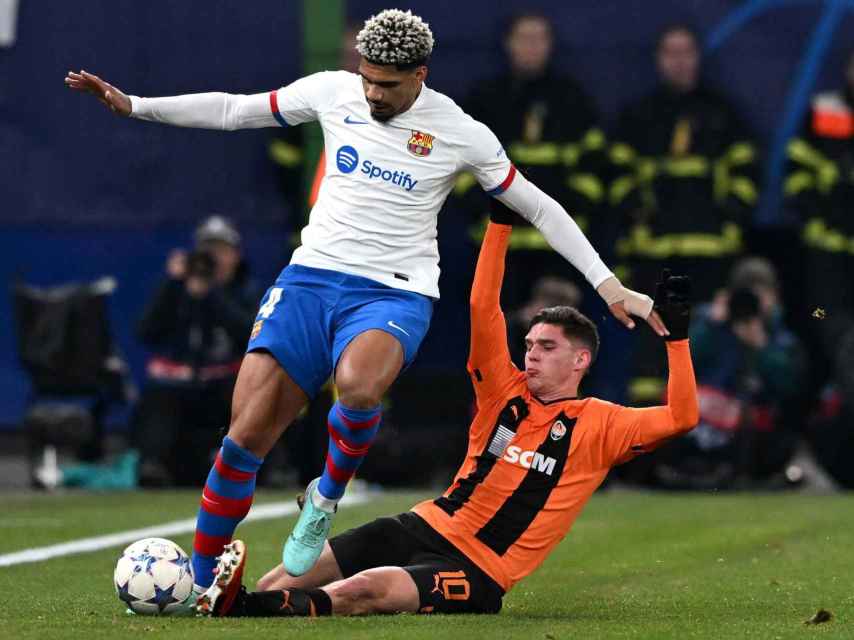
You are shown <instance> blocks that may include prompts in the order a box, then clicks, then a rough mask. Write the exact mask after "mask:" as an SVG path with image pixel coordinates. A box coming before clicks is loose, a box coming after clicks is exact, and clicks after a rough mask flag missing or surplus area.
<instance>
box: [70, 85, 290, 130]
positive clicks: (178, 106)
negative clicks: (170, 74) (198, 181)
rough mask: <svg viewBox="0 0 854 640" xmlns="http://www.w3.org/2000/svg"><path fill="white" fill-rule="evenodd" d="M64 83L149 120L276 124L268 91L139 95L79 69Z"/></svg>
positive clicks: (205, 125)
mask: <svg viewBox="0 0 854 640" xmlns="http://www.w3.org/2000/svg"><path fill="white" fill-rule="evenodd" d="M65 85H66V86H67V87H68V88H70V89H72V90H74V91H81V92H83V93H89V94H91V95H93V96H95V97H96V98H97V99H98V100H99V101H100V102H101V103H102V104H103V105H105V106H106V107H108V108H109V109H110V110H111V111H113V112H114V113H117V114H119V115H122V116H130V117H132V118H138V119H140V120H148V121H150V122H160V123H163V124H171V125H174V126H177V127H193V128H198V129H219V130H223V131H233V130H235V129H257V128H260V127H277V126H279V122H278V121H277V119H276V117H275V114H274V113H273V111H272V109H271V100H270V93H269V92H267V93H258V94H253V95H235V94H230V93H219V92H215V93H191V94H186V95H180V96H171V97H165V98H140V97H138V96H133V95H127V94H125V93H123V92H122V91H121V90H119V89H117V88H116V87H114V86H113V85H111V84H109V83H108V82H105V81H104V80H102V79H101V78H99V77H98V76H96V75H94V74H91V73H89V72H87V71H83V70H81V71H80V73H75V72H74V71H69V72H68V75H67V76H66V77H65Z"/></svg>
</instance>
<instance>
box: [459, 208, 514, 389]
mask: <svg viewBox="0 0 854 640" xmlns="http://www.w3.org/2000/svg"><path fill="white" fill-rule="evenodd" d="M499 215H500V214H499ZM491 217H492V218H493V221H490V223H489V225H488V226H487V228H486V235H485V236H484V238H483V243H482V244H481V246H480V254H479V255H478V258H477V267H476V269H475V273H474V281H473V282H472V287H471V299H470V304H471V345H470V349H469V360H468V369H469V373H470V374H471V375H472V376H473V378H474V380H475V385H474V386H475V391H480V390H489V389H493V388H497V387H498V386H499V385H501V384H504V383H505V382H506V381H507V379H508V377H509V376H511V375H512V374H513V372H514V371H515V367H514V366H513V363H512V360H511V359H510V350H509V348H508V346H507V323H506V321H505V320H504V313H503V312H502V311H501V284H502V282H503V280H504V258H505V255H506V254H507V246H508V244H509V243H510V234H511V232H512V231H513V226H512V222H510V221H509V220H506V219H504V218H499V217H496V214H495V213H494V214H493V216H491ZM495 220H500V223H499V222H496V221H495Z"/></svg>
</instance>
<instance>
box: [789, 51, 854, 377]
mask: <svg viewBox="0 0 854 640" xmlns="http://www.w3.org/2000/svg"><path fill="white" fill-rule="evenodd" d="M789 159H790V167H791V171H790V173H789V175H788V178H787V180H786V183H785V190H786V195H787V196H788V199H789V202H790V203H792V204H793V205H794V206H795V208H796V209H797V211H798V213H799V214H800V216H801V220H802V222H803V235H802V238H803V242H804V248H805V261H806V281H807V287H806V302H807V304H808V305H809V306H808V309H807V312H808V313H812V314H813V315H814V318H815V322H813V323H812V325H813V327H814V329H815V332H814V334H815V335H814V337H815V339H816V344H815V346H816V347H817V349H818V351H819V353H820V355H821V356H822V361H823V362H821V364H820V366H819V369H820V370H819V371H817V372H816V373H817V376H816V377H817V379H818V380H819V381H821V382H822V383H824V382H825V381H827V379H828V377H829V376H830V375H831V373H832V370H833V369H834V367H835V366H836V359H837V354H838V353H839V352H838V347H839V344H840V342H841V341H842V340H843V337H844V336H845V335H846V334H847V333H848V332H850V331H851V330H852V328H854V279H852V278H851V273H854V217H852V215H851V206H852V205H851V203H852V202H854V52H852V54H851V56H850V58H849V60H848V67H847V70H846V76H845V86H844V88H843V89H841V90H839V91H835V92H830V93H820V94H818V95H816V96H815V97H814V98H813V100H812V108H811V109H810V113H809V115H808V119H807V122H806V124H805V126H804V129H803V131H802V133H801V135H800V137H798V138H796V139H794V140H792V141H791V143H790V144H789Z"/></svg>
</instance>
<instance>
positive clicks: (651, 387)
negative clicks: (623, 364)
mask: <svg viewBox="0 0 854 640" xmlns="http://www.w3.org/2000/svg"><path fill="white" fill-rule="evenodd" d="M666 388H667V383H666V382H665V381H664V380H663V379H661V378H655V377H653V376H645V377H641V376H639V377H637V378H632V379H631V380H630V381H629V389H628V391H629V399H630V400H631V401H632V402H649V401H654V402H656V403H660V402H661V399H662V398H663V397H664V390H665V389H666Z"/></svg>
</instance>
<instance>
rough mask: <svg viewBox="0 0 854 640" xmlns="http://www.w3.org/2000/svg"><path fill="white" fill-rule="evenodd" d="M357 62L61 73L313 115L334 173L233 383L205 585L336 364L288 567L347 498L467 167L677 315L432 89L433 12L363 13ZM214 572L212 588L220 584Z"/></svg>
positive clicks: (142, 106)
mask: <svg viewBox="0 0 854 640" xmlns="http://www.w3.org/2000/svg"><path fill="white" fill-rule="evenodd" d="M356 48H357V50H358V52H359V53H360V54H361V56H362V61H361V64H360V65H359V72H358V73H357V74H354V73H349V72H346V71H327V72H322V73H316V74H314V75H310V76H307V77H304V78H301V79H299V80H297V81H296V82H294V83H292V84H290V85H288V86H286V87H284V88H281V89H278V90H276V91H271V92H266V93H259V94H255V95H231V94H225V93H201V94H190V95H182V96H175V97H167V98H139V97H136V96H128V95H125V94H124V93H122V92H121V91H120V90H118V89H116V88H115V87H113V86H111V85H109V84H107V83H106V82H104V81H103V80H101V79H100V78H98V77H97V76H94V75H92V74H90V73H87V72H85V71H81V72H80V73H73V72H69V74H68V76H67V77H66V79H65V82H66V84H67V85H68V86H69V87H70V88H72V89H76V90H80V91H84V92H88V93H91V94H94V95H95V96H96V97H97V98H98V99H99V100H100V101H101V102H102V103H104V104H105V105H106V106H108V107H109V108H110V109H111V110H112V111H114V112H116V113H118V114H121V115H124V116H130V117H132V118H138V119H140V120H148V121H154V122H162V123H166V124H172V125H176V126H185V127H201V128H209V129H223V130H234V129H249V128H257V127H278V126H282V127H289V126H295V125H297V124H300V123H303V122H309V121H314V120H317V121H319V122H320V124H321V126H322V128H323V134H324V140H325V144H326V158H327V160H326V162H327V166H326V177H325V179H324V181H323V185H322V187H321V189H320V195H319V198H318V200H317V203H316V204H315V206H314V208H313V209H312V211H311V216H310V220H309V223H308V225H307V226H306V227H305V228H304V229H303V231H302V246H300V247H299V248H298V249H297V250H296V251H295V252H294V254H293V257H292V258H291V262H290V265H288V266H287V267H286V268H285V269H284V270H283V271H282V273H281V275H280V276H279V278H278V280H277V281H276V283H275V284H274V285H273V287H271V288H270V289H269V291H268V292H267V294H266V296H265V298H264V300H263V302H262V305H261V308H260V310H259V312H258V317H257V320H256V322H255V326H254V328H253V330H252V334H251V336H250V339H249V346H248V349H247V355H246V357H245V359H244V360H243V365H242V367H241V369H240V374H239V376H238V379H237V384H236V387H235V390H234V400H233V409H232V418H231V424H230V425H229V430H228V435H227V436H226V437H225V439H224V440H223V445H222V449H221V450H220V452H219V454H218V455H217V458H216V462H215V464H214V466H213V468H212V469H211V472H210V475H209V476H208V480H207V483H206V485H205V488H204V493H203V497H202V502H201V508H200V510H199V516H198V521H197V525H196V533H195V538H194V541H193V569H194V577H195V582H196V585H197V590H203V589H205V588H207V587H208V586H209V585H211V584H212V582H213V581H214V575H213V567H214V565H215V558H216V556H218V555H219V554H220V553H221V552H222V549H223V546H224V545H225V544H226V543H228V542H229V541H230V540H231V538H232V534H233V533H234V529H235V528H236V527H237V525H238V523H239V522H240V521H241V520H242V519H243V517H244V516H245V515H246V513H247V512H248V511H249V507H250V504H251V502H252V496H253V493H254V486H255V474H256V471H257V469H258V467H259V466H260V465H261V463H262V461H263V459H264V456H265V455H266V454H267V453H268V452H269V451H270V449H271V448H272V447H273V445H274V444H275V442H276V441H277V440H278V439H279V437H280V436H281V434H282V432H283V431H284V430H285V429H286V428H287V426H288V425H289V424H290V423H291V422H292V421H293V419H294V418H295V417H296V415H297V414H298V413H299V411H300V409H302V407H303V406H304V405H305V404H306V402H307V401H308V400H309V399H310V398H311V397H313V396H314V395H315V393H316V392H317V390H318V389H319V388H320V386H321V385H322V384H323V383H324V381H325V380H326V379H327V378H328V377H329V375H330V374H333V373H334V376H335V384H336V386H337V388H338V394H339V399H338V402H337V403H336V404H335V406H334V407H333V408H332V410H331V411H330V413H329V435H330V438H329V455H328V457H327V460H326V467H325V470H324V472H323V475H322V476H321V477H320V478H318V479H317V480H314V481H313V482H312V483H311V484H309V486H308V488H307V489H306V494H305V501H304V506H303V510H302V513H301V515H300V519H299V521H298V523H297V525H296V527H295V529H294V532H293V533H292V534H291V535H290V536H289V537H288V540H287V542H286V544H285V547H284V550H283V563H284V567H285V569H286V570H287V571H288V573H290V574H292V575H294V576H297V575H302V574H304V573H306V572H307V571H308V570H309V569H310V568H311V567H312V566H313V565H314V563H315V561H316V559H317V557H318V555H319V554H320V552H321V550H322V549H323V544H324V541H325V539H326V538H327V535H328V532H329V528H330V522H331V519H332V516H333V514H334V512H335V506H336V503H337V502H338V500H339V499H340V498H341V496H342V495H343V493H344V488H345V486H346V484H347V481H348V480H349V479H350V477H351V476H352V475H353V473H354V472H355V471H356V469H357V468H358V466H359V463H360V462H361V460H362V458H363V457H364V456H365V455H366V454H367V452H368V449H369V448H370V446H371V442H372V441H373V439H374V436H375V434H376V432H377V429H378V428H379V424H380V418H381V414H380V409H381V406H380V399H381V398H382V396H383V394H384V393H385V392H386V390H387V389H388V388H389V386H390V385H391V384H392V382H393V381H394V380H395V378H396V377H397V375H398V374H399V373H400V372H401V370H402V369H403V368H405V367H406V366H408V365H409V363H410V362H412V360H413V358H414V357H415V354H416V351H417V349H418V346H419V344H420V343H421V340H422V339H423V337H424V335H425V333H426V332H427V328H428V326H429V322H430V316H431V312H432V307H433V302H434V300H436V299H437V298H438V297H439V289H438V279H439V255H438V251H437V244H436V220H437V215H438V213H439V209H440V208H441V206H442V203H443V202H444V201H445V197H446V196H447V195H448V192H449V191H450V190H451V188H452V186H453V184H454V180H455V176H456V175H457V174H458V173H459V172H461V171H471V172H472V173H473V174H474V176H475V177H476V178H477V180H478V182H479V183H480V184H481V186H482V187H483V189H484V190H485V191H486V192H487V193H488V194H490V195H492V196H494V197H496V198H497V199H498V200H500V201H501V202H502V203H503V204H505V205H507V206H508V207H510V208H511V209H513V210H514V211H516V212H518V213H519V214H520V215H522V216H523V217H524V218H526V219H527V220H529V221H530V222H531V223H533V224H534V225H535V226H536V227H537V228H538V229H539V230H540V231H541V232H542V233H543V235H544V236H545V238H546V240H547V241H548V242H549V243H550V244H551V245H552V247H554V248H555V249H556V250H557V251H558V252H559V253H560V254H561V255H563V256H564V257H565V258H566V259H567V260H568V261H569V262H571V263H572V264H573V265H574V266H575V267H576V268H577V269H578V270H579V271H581V273H583V274H584V276H585V277H586V278H587V280H588V281H589V282H590V284H591V285H592V286H593V287H594V288H595V289H596V290H597V291H598V292H599V294H600V295H601V296H602V297H603V298H604V300H605V302H606V303H607V304H608V305H609V308H610V310H611V313H613V314H614V316H616V317H617V318H618V319H619V320H620V321H621V322H623V323H624V324H625V325H626V326H628V327H630V328H632V327H633V326H634V323H633V321H632V320H631V318H630V317H629V314H632V315H636V316H639V317H641V318H644V319H646V320H647V321H648V322H649V323H650V325H651V326H652V327H653V329H654V330H655V331H656V332H657V333H659V334H660V335H665V334H666V329H665V327H664V325H663V324H662V322H661V320H660V318H658V317H657V316H656V315H655V313H654V312H652V311H651V309H652V301H651V300H650V298H649V297H647V296H644V295H640V294H638V293H635V292H633V291H631V290H628V289H626V288H624V287H623V286H622V285H621V283H620V282H619V280H617V278H615V277H614V275H613V274H612V273H611V271H609V270H608V268H607V267H606V266H605V264H604V263H603V262H602V260H601V259H600V258H599V255H598V254H597V253H596V251H595V250H594V249H593V247H592V246H591V245H590V243H589V242H588V241H587V239H586V238H585V237H584V235H583V234H582V233H581V231H580V230H579V229H578V227H577V225H576V224H575V222H574V221H573V220H572V218H571V217H570V216H569V215H568V214H567V212H566V211H565V210H564V209H563V208H562V207H561V206H560V205H559V204H558V203H557V202H556V201H555V200H553V199H552V198H550V197H549V196H548V195H546V194H545V193H543V192H542V191H540V190H539V189H538V188H537V187H536V186H534V185H533V184H532V183H530V182H529V181H528V180H526V179H525V177H524V176H522V175H521V174H519V173H517V172H516V169H515V168H514V167H513V165H512V164H511V163H510V161H509V160H508V159H507V155H506V154H505V152H504V149H503V148H502V147H501V144H500V143H499V141H498V140H497V139H496V137H495V135H494V134H493V133H492V132H491V131H490V130H489V128H487V127H486V126H485V125H483V124H481V123H480V122H477V121H475V120H473V119H472V118H471V117H470V116H468V115H467V114H465V113H464V112H463V111H462V110H461V109H460V108H459V107H458V106H457V105H456V104H454V102H453V101H452V100H450V99H449V98H447V97H446V96H444V95H442V94H440V93H438V92H436V91H433V90H432V89H429V88H428V87H427V86H426V85H425V84H424V80H425V78H426V77H427V62H428V60H429V57H430V53H431V51H432V49H433V35H432V33H431V32H430V29H429V26H428V25H427V24H426V23H424V22H423V21H422V20H421V19H420V18H419V17H418V16H414V15H412V13H410V12H409V11H407V12H403V11H399V10H396V9H390V10H386V11H383V12H381V13H380V14H378V15H376V16H374V17H372V18H371V19H369V20H367V21H366V22H365V26H364V28H363V29H362V31H361V32H360V33H359V35H358V38H357V47H356ZM214 588H215V587H214Z"/></svg>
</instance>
